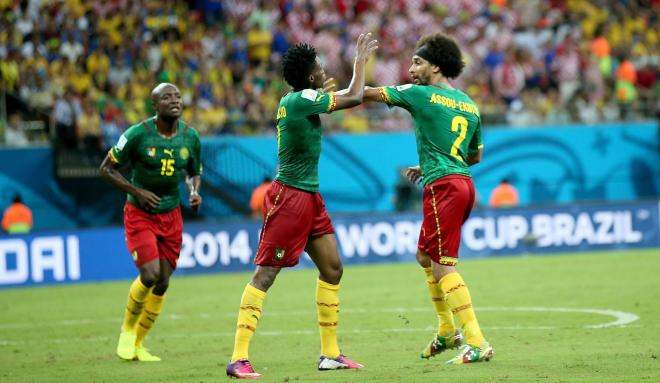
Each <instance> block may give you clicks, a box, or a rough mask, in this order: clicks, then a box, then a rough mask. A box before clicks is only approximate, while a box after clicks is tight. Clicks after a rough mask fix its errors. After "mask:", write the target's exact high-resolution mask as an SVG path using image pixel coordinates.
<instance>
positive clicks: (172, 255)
mask: <svg viewBox="0 0 660 383" xmlns="http://www.w3.org/2000/svg"><path fill="white" fill-rule="evenodd" d="M151 99H152V102H153V105H154V109H155V110H156V116H155V117H152V118H149V119H147V120H144V121H142V122H141V123H139V124H136V125H134V126H131V127H130V128H128V130H126V132H124V134H122V135H121V137H120V138H119V141H118V142H117V144H116V145H115V146H113V147H112V149H110V152H109V153H108V155H107V156H106V158H105V159H104V160H103V163H102V164H101V168H100V170H101V175H102V176H103V178H105V179H106V180H107V181H108V182H110V183H111V184H112V185H113V186H115V187H116V188H118V189H119V190H122V191H123V192H125V193H127V195H128V198H127V201H126V205H125V206H124V226H125V229H126V244H127V245H128V250H129V253H130V254H131V255H132V256H133V261H134V262H135V264H136V265H137V267H138V269H139V271H140V275H139V276H138V277H137V278H136V279H135V281H133V284H132V285H131V288H130V290H129V293H128V303H127V304H126V310H125V313H124V322H123V324H122V326H121V334H120V336H119V342H118V344H117V355H118V356H119V357H120V358H122V359H125V360H139V361H143V362H144V361H149V362H151V361H159V360H160V358H158V357H157V356H154V355H152V354H151V353H149V351H148V350H147V349H146V348H145V347H144V345H143V340H144V337H145V336H146V335H147V333H148V332H149V330H150V329H151V327H152V326H153V324H154V322H155V320H156V318H157V317H158V314H160V311H161V307H162V304H163V298H164V295H165V291H167V286H168V283H169V280H170V275H172V272H173V271H174V269H175V268H176V263H177V260H178V258H179V252H180V251H181V241H182V235H183V220H182V218H181V207H180V203H179V184H180V183H181V181H182V180H183V179H184V178H185V179H186V184H187V185H188V190H189V192H190V197H189V203H190V207H191V208H192V209H193V210H195V211H196V210H197V209H199V207H200V205H201V204H202V197H201V196H200V195H199V188H200V185H201V178H200V177H201V174H202V165H201V161H200V152H201V144H200V140H199V135H198V133H197V131H195V129H193V128H192V127H190V126H188V124H186V123H185V122H184V121H183V120H181V119H180V118H179V117H180V116H181V110H182V102H181V93H180V92H179V89H178V88H177V87H176V86H174V85H172V84H167V83H162V84H159V85H158V86H156V87H155V88H154V89H153V91H152V92H151ZM123 165H130V166H131V168H132V176H131V180H130V182H129V181H128V180H126V179H125V178H124V177H123V176H122V175H121V173H119V171H118V169H119V168H120V167H121V166H123Z"/></svg>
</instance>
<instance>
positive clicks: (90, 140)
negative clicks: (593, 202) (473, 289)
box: [0, 0, 660, 151]
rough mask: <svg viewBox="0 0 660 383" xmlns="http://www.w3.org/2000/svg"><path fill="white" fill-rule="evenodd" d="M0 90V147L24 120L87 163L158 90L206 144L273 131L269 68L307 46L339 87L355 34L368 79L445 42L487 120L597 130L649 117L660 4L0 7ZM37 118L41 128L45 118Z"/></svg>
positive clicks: (333, 126)
mask: <svg viewBox="0 0 660 383" xmlns="http://www.w3.org/2000/svg"><path fill="white" fill-rule="evenodd" d="M0 10H1V12H0V60H1V61H0V80H1V81H2V87H3V88H4V89H5V90H6V92H7V94H8V95H9V96H10V97H14V98H15V99H16V100H18V105H19V107H16V108H9V109H10V110H8V113H9V115H10V116H9V117H10V118H8V120H9V124H8V126H7V127H6V129H5V130H6V134H5V137H7V140H8V141H9V142H7V143H8V144H12V143H24V142H25V141H26V140H25V139H24V137H21V132H20V128H19V127H20V122H21V120H22V118H27V119H34V118H35V116H48V117H47V118H48V119H49V121H48V122H49V123H48V126H50V127H51V135H52V136H56V137H57V138H58V139H59V140H60V141H61V142H63V143H65V144H67V145H74V146H75V145H78V146H79V147H83V148H87V149H90V148H91V150H92V151H94V150H96V147H98V146H99V145H101V149H103V147H107V146H108V145H110V144H112V143H113V142H115V141H116V139H117V137H118V136H119V135H120V134H121V132H122V131H123V130H124V129H125V128H126V127H127V126H129V125H130V124H133V123H135V122H138V121H140V120H141V119H143V118H145V117H146V116H149V115H151V114H153V112H154V111H153V109H152V106H151V101H150V98H149V90H150V89H151V88H152V87H153V85H154V84H155V83H157V82H162V81H167V82H172V83H175V84H177V85H178V86H179V87H180V89H181V90H182V92H183V98H184V103H185V106H186V107H185V110H184V115H183V118H184V119H186V120H187V121H189V122H190V123H191V124H192V125H193V126H195V127H196V128H197V129H198V130H199V131H200V132H201V133H202V134H204V135H217V134H242V135H246V134H261V133H269V132H273V131H274V119H275V115H276V108H277V102H278V100H279V98H280V97H281V95H282V94H284V93H286V91H287V86H286V84H285V83H284V82H283V80H282V78H281V73H280V60H281V57H282V55H283V53H284V52H285V51H286V50H287V48H288V47H289V46H290V45H291V44H295V43H297V42H300V41H307V42H311V43H312V44H313V45H314V46H316V47H317V50H318V51H319V53H320V58H321V59H322V61H323V62H324V64H325V66H326V72H327V73H328V74H329V75H330V76H332V77H334V78H335V79H336V80H337V81H338V83H339V84H340V86H346V85H347V80H348V78H347V77H348V76H349V75H350V70H351V67H352V62H351V59H352V57H353V56H354V41H355V38H356V36H357V34H359V33H360V32H363V31H374V32H377V34H378V39H379V40H380V49H379V51H378V53H377V58H376V59H375V60H371V61H370V62H369V68H368V76H367V79H368V83H370V84H372V85H390V84H400V83H405V82H407V81H409V78H408V74H407V70H408V67H409V65H410V57H411V53H412V48H413V45H414V42H415V41H416V40H417V39H418V37H419V36H420V35H422V34H425V33H429V32H434V31H438V30H441V31H444V32H446V33H447V34H449V35H451V36H453V37H454V38H455V39H456V40H457V41H458V42H459V44H460V45H461V47H462V48H463V50H464V54H465V60H466V63H467V66H466V70H465V73H464V74H463V75H462V76H461V77H460V78H459V79H457V80H456V81H455V85H456V86H457V87H459V88H462V89H464V90H465V91H466V93H468V94H469V95H470V96H471V97H472V98H473V99H474V100H475V101H476V102H477V104H478V105H479V106H480V108H481V112H482V116H483V118H484V120H485V122H486V123H487V124H488V123H493V122H500V123H507V124H509V125H512V126H526V125H533V124H544V123H552V124H562V123H570V122H582V123H594V122H600V121H615V120H618V119H621V118H627V119H629V118H644V117H646V118H649V117H651V118H652V117H654V116H656V115H657V112H658V110H659V109H658V100H659V99H660V97H658V96H659V94H660V85H659V83H658V81H657V77H658V67H659V63H660V43H659V39H660V28H659V26H660V23H659V22H658V15H660V1H659V0H589V1H582V0H548V1H545V0H478V1H477V0H438V1H430V0H409V1H406V0H395V1H385V0H279V1H275V0H273V1H248V0H224V1H220V0H215V1H214V0H197V1H195V0H191V1H187V2H178V1H174V0H165V1H155V0H135V1H128V0H113V1H83V0H59V1H58V0H50V1H46V0H23V1H15V0H14V1H12V0H0ZM42 118H44V119H45V118H46V117H42ZM325 118H326V125H327V126H330V130H332V131H353V132H363V131H367V130H385V131H392V130H407V129H411V126H410V120H409V118H408V116H407V115H405V114H404V113H402V112H401V111H397V110H396V108H394V109H393V110H391V111H388V110H387V108H383V107H380V106H371V107H369V109H367V107H359V108H356V109H353V110H349V111H343V112H338V113H333V114H331V115H330V116H327V117H325Z"/></svg>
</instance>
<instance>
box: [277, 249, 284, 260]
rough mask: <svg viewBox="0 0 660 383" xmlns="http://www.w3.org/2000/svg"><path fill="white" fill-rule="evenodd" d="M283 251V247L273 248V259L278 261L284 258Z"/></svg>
mask: <svg viewBox="0 0 660 383" xmlns="http://www.w3.org/2000/svg"><path fill="white" fill-rule="evenodd" d="M284 252H285V249H281V248H279V247H276V248H275V259H276V260H278V261H281V260H282V259H283V258H284Z"/></svg>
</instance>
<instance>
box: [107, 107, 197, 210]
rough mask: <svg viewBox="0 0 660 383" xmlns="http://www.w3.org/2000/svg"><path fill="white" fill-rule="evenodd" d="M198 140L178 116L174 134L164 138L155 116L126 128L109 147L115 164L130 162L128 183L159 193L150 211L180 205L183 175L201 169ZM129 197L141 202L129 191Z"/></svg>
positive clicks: (135, 203) (135, 202) (136, 204)
mask: <svg viewBox="0 0 660 383" xmlns="http://www.w3.org/2000/svg"><path fill="white" fill-rule="evenodd" d="M200 152H201V144H200V141H199V134H198V133H197V131H196V130H195V129H193V128H191V127H189V126H188V125H187V124H186V123H185V122H183V121H182V120H179V126H178V131H177V133H176V135H174V136H173V137H170V138H164V137H163V136H161V135H160V134H158V130H157V129H156V118H155V117H153V118H150V119H148V120H145V121H143V122H141V123H139V124H136V125H133V126H131V127H130V128H128V129H127V130H126V131H125V132H124V134H122V135H121V137H119V141H117V144H116V145H115V146H113V147H112V149H110V159H111V160H112V161H113V162H114V163H116V164H121V165H123V164H126V163H130V165H131V167H132V171H131V183H132V184H133V185H135V186H136V187H139V188H141V189H146V190H149V191H150V192H152V193H154V194H156V195H157V196H158V197H160V205H159V206H158V208H156V209H154V210H149V212H150V213H163V212H166V211H170V210H172V209H174V208H176V207H177V206H179V184H180V182H181V180H183V179H184V178H185V175H186V173H187V174H188V175H190V176H195V175H199V174H201V173H202V163H201V161H200V157H201V156H200ZM128 200H129V201H130V202H131V203H132V204H134V205H135V206H137V207H139V208H141V209H144V210H146V209H145V208H144V207H142V206H140V205H139V204H138V202H137V201H136V200H135V198H133V196H132V195H130V194H129V195H128Z"/></svg>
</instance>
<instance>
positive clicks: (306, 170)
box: [275, 89, 334, 192]
mask: <svg viewBox="0 0 660 383" xmlns="http://www.w3.org/2000/svg"><path fill="white" fill-rule="evenodd" d="M333 108H334V96H333V95H332V94H327V93H323V92H319V91H316V90H313V89H304V90H302V91H299V92H291V93H289V94H287V95H285V96H284V97H282V99H281V100H280V105H279V107H278V110H277V147H278V149H277V152H278V153H277V155H278V158H279V162H280V167H279V171H278V174H277V176H276V177H275V179H276V180H278V181H280V182H282V183H284V184H287V185H289V186H293V187H295V188H298V189H302V190H306V191H310V192H316V191H318V188H319V179H318V162H319V157H320V155H321V119H320V117H319V116H318V115H319V114H320V113H325V112H330V111H332V109H333Z"/></svg>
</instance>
